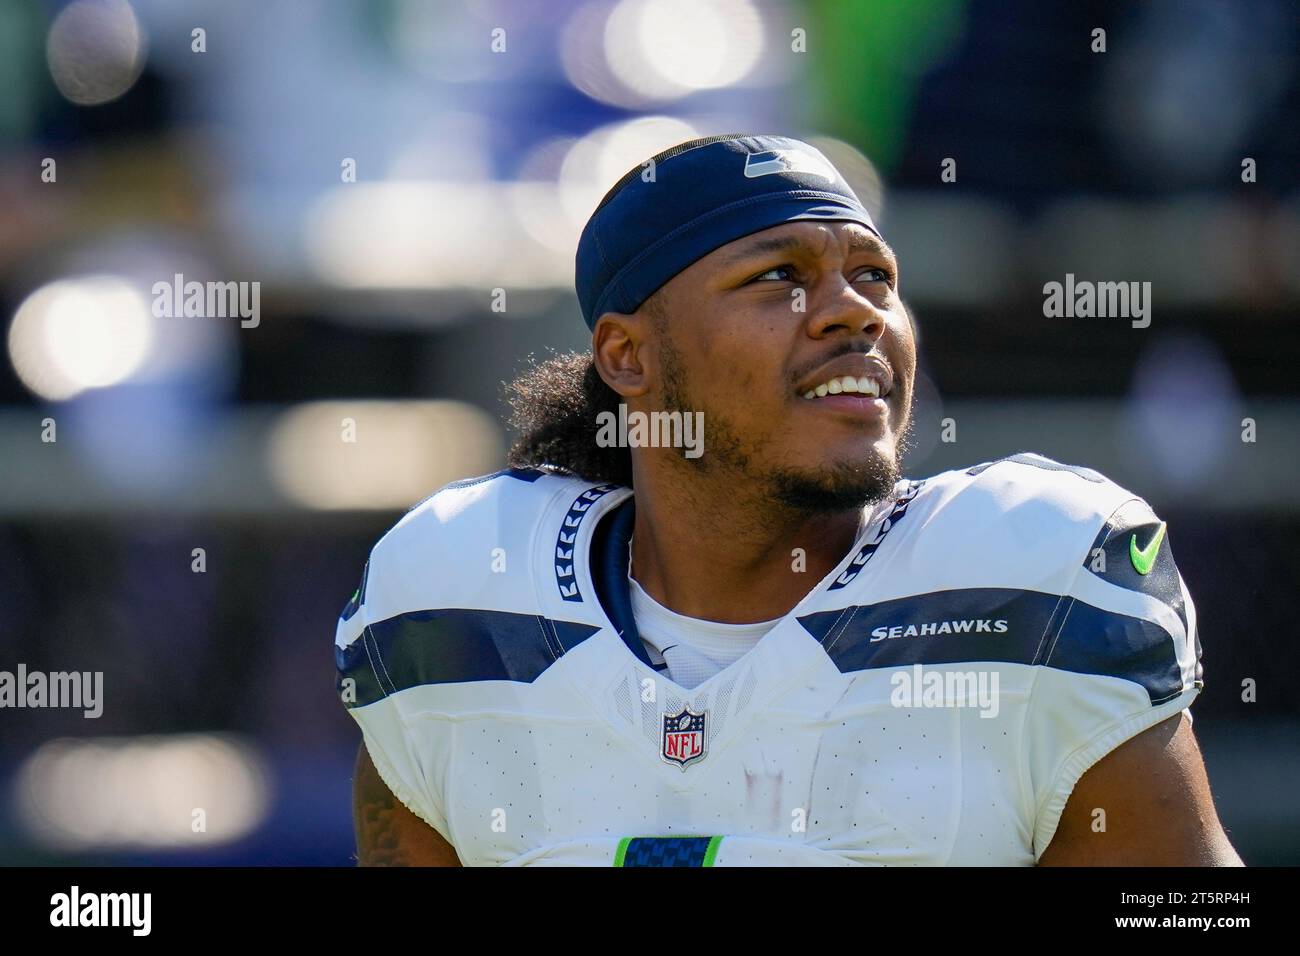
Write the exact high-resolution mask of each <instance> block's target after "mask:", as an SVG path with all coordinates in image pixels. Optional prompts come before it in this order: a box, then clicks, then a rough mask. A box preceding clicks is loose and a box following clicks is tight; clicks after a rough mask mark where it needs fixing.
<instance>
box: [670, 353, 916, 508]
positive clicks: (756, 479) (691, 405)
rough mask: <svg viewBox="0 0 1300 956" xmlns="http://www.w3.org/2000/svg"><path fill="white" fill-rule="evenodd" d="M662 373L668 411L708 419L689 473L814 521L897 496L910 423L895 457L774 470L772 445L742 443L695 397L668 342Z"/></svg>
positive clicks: (731, 425) (723, 419) (873, 455)
mask: <svg viewBox="0 0 1300 956" xmlns="http://www.w3.org/2000/svg"><path fill="white" fill-rule="evenodd" d="M662 369H663V377H664V387H663V401H664V406H665V408H666V410H667V411H670V412H681V413H683V414H686V413H688V412H691V411H702V412H703V413H704V448H705V449H706V451H705V453H704V454H703V455H701V456H700V457H699V458H695V459H686V458H683V459H681V460H682V462H683V463H684V464H685V465H686V466H687V467H690V468H693V469H695V470H697V471H699V470H704V471H717V472H718V473H719V474H725V475H726V476H728V477H731V478H732V479H733V480H737V481H740V482H743V483H744V484H745V485H746V486H747V487H749V488H753V489H761V490H762V491H763V492H764V497H766V498H768V499H770V500H772V501H773V502H774V503H776V504H778V505H780V506H781V507H783V508H785V509H787V510H790V511H794V512H798V513H801V514H806V515H809V516H813V515H824V514H832V513H837V512H844V511H851V510H857V509H861V508H864V507H867V506H869V505H875V504H878V503H879V502H881V501H884V500H885V499H886V498H888V497H889V496H890V495H891V494H892V493H893V490H894V486H895V485H896V484H897V483H898V480H899V478H900V477H901V471H900V467H899V459H900V458H901V457H902V455H903V454H904V452H905V450H906V448H907V446H908V443H909V441H910V436H911V422H910V420H905V422H904V426H903V428H902V430H901V432H900V433H899V435H898V437H897V440H896V441H895V445H894V450H893V452H892V453H887V454H882V453H880V452H877V451H875V450H874V449H873V450H871V451H870V452H868V454H867V455H866V457H865V458H864V459H862V460H860V461H854V462H836V463H834V464H832V465H828V466H824V467H821V468H817V469H802V468H787V467H781V466H773V465H769V464H765V462H766V461H770V456H769V455H768V454H767V451H768V449H769V448H770V447H771V446H772V445H773V444H774V442H773V441H772V440H771V439H763V438H759V439H750V440H746V439H745V438H742V432H741V430H740V429H738V428H737V427H736V426H735V424H734V423H733V422H732V421H731V420H730V419H729V418H728V417H727V416H726V415H722V414H720V413H718V412H717V411H716V410H710V409H709V408H708V407H707V406H706V405H704V404H702V403H700V402H697V401H695V400H694V399H692V398H691V397H690V394H689V390H688V388H687V386H686V375H685V370H684V368H683V366H682V363H681V361H680V357H679V356H678V354H677V352H676V351H675V350H674V349H673V347H672V344H671V342H669V341H667V340H666V339H665V341H664V342H663V351H662ZM900 404H903V405H904V407H906V405H905V404H904V403H900ZM907 418H908V419H910V416H907Z"/></svg>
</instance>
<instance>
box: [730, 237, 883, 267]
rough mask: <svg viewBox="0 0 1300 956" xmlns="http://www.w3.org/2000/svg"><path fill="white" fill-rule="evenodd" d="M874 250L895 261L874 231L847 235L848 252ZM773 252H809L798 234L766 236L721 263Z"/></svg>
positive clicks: (731, 262) (741, 260) (743, 259)
mask: <svg viewBox="0 0 1300 956" xmlns="http://www.w3.org/2000/svg"><path fill="white" fill-rule="evenodd" d="M863 251H865V252H875V253H879V254H880V255H882V256H885V257H886V258H888V259H889V260H890V261H891V262H896V261H897V256H895V255H894V250H893V249H891V248H890V246H889V243H887V242H885V240H883V239H881V238H880V237H878V236H877V235H876V234H875V233H867V234H865V235H864V234H863V233H860V232H855V233H853V234H852V235H850V236H849V252H863ZM774 252H805V253H810V252H811V250H810V249H809V247H808V243H807V241H806V240H804V239H802V238H801V237H799V236H768V237H766V238H763V239H755V240H754V241H753V242H751V243H749V244H748V245H746V246H745V247H744V248H742V249H738V250H736V251H735V252H733V253H731V254H730V255H728V256H727V257H726V258H724V259H723V261H722V265H723V266H724V267H725V266H730V265H734V264H736V263H739V262H744V261H745V260H747V259H753V258H756V257H757V256H761V255H766V254H768V253H774Z"/></svg>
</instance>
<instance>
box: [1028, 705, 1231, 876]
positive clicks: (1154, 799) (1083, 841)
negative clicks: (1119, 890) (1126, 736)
mask: <svg viewBox="0 0 1300 956" xmlns="http://www.w3.org/2000/svg"><path fill="white" fill-rule="evenodd" d="M1098 809H1100V810H1103V811H1105V818H1104V820H1105V828H1104V829H1098V828H1096V824H1095V821H1097V820H1099V819H1100V817H1099V816H1098V815H1097V814H1096V811H1097V810H1098ZM1039 865H1040V866H1242V865H1243V864H1242V862H1241V858H1240V857H1239V856H1237V852H1236V851H1235V850H1234V849H1233V848H1232V844H1231V843H1229V842H1228V837H1227V834H1225V833H1224V832H1223V827H1222V826H1221V825H1220V823H1219V817H1218V814H1217V813H1215V810H1214V800H1213V798H1212V797H1211V796H1210V784H1209V780H1208V779H1207V778H1206V774H1205V764H1204V762H1203V761H1202V760H1201V752H1200V749H1199V748H1198V747H1197V746H1196V738H1195V737H1194V736H1193V735H1192V725H1191V722H1190V721H1188V720H1187V719H1185V718H1184V717H1183V712H1182V711H1180V712H1179V713H1177V714H1175V715H1174V716H1173V717H1170V718H1168V719H1167V720H1164V721H1162V722H1160V723H1158V724H1156V725H1155V726H1154V727H1151V728H1150V729H1148V730H1145V731H1143V732H1142V733H1140V734H1138V735H1137V736H1135V737H1134V738H1133V739H1131V740H1129V741H1127V742H1126V743H1124V744H1122V745H1120V746H1119V747H1117V748H1116V749H1115V750H1113V751H1111V752H1110V753H1109V754H1107V755H1106V756H1105V757H1103V758H1101V760H1099V761H1097V763H1095V764H1094V765H1093V766H1092V767H1091V768H1090V769H1089V770H1088V771H1087V772H1086V773H1085V774H1084V775H1083V776H1082V777H1080V778H1079V782H1078V783H1077V784H1076V785H1075V787H1074V791H1073V792H1072V793H1071V794H1070V799H1069V801H1068V802H1067V803H1066V805H1065V810H1064V811H1063V812H1062V814H1061V822H1060V824H1059V825H1058V826H1057V829H1056V835H1055V836H1054V837H1053V838H1052V842H1051V843H1050V844H1049V845H1048V847H1047V849H1046V850H1045V851H1044V852H1043V855H1042V857H1040V859H1039Z"/></svg>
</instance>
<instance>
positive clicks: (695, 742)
mask: <svg viewBox="0 0 1300 956" xmlns="http://www.w3.org/2000/svg"><path fill="white" fill-rule="evenodd" d="M708 714H709V712H708V711H707V710H706V711H705V712H704V713H702V714H697V713H695V712H694V711H692V710H691V709H690V707H689V706H685V705H683V707H682V709H681V710H680V711H678V712H677V713H675V714H664V737H663V749H662V755H663V758H664V759H665V760H667V761H668V762H669V763H674V764H677V766H679V767H681V768H682V769H683V770H685V769H686V768H687V767H689V766H690V765H691V764H693V763H695V761H697V760H703V759H704V748H705V742H706V741H707V739H708V738H707V737H706V735H705V723H706V721H707V720H708Z"/></svg>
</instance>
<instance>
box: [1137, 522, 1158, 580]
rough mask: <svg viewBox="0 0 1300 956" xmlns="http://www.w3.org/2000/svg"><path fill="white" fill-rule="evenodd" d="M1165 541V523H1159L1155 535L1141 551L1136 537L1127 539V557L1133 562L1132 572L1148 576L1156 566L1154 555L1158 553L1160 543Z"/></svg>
mask: <svg viewBox="0 0 1300 956" xmlns="http://www.w3.org/2000/svg"><path fill="white" fill-rule="evenodd" d="M1163 540H1165V523H1164V522H1163V521H1162V522H1160V527H1159V528H1157V529H1156V533H1155V534H1154V535H1152V536H1151V543H1150V544H1148V545H1147V546H1146V547H1145V548H1143V549H1142V550H1141V551H1139V550H1138V536H1137V535H1133V537H1131V538H1129V539H1128V556H1129V560H1130V561H1132V562H1133V570H1134V571H1136V572H1137V573H1138V574H1150V573H1151V569H1152V568H1153V567H1155V565H1156V555H1157V554H1159V553H1160V542H1161V541H1163Z"/></svg>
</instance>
